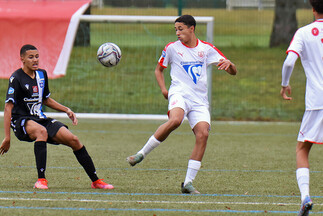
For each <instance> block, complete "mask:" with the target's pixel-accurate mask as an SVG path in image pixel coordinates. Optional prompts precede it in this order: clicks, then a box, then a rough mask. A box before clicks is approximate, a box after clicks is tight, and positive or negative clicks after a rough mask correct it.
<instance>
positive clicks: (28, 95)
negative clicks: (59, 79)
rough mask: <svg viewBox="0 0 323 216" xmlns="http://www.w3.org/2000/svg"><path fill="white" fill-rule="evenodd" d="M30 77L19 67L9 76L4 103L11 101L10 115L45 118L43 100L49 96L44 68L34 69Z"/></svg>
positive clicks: (14, 116)
mask: <svg viewBox="0 0 323 216" xmlns="http://www.w3.org/2000/svg"><path fill="white" fill-rule="evenodd" d="M35 73H36V76H35V78H34V79H32V78H31V77H30V76H28V75H27V74H26V73H25V72H24V71H23V70H22V69H21V68H20V69H18V70H16V71H15V72H14V73H13V74H12V75H11V77H10V78H9V86H8V91H7V97H6V103H7V102H9V101H12V102H13V104H14V107H13V109H12V117H13V118H17V117H19V116H35V117H38V118H46V116H45V115H44V113H43V111H42V105H43V100H44V99H46V98H48V97H49V96H50V92H49V88H48V77H47V73H46V71H45V70H42V69H38V70H37V71H35Z"/></svg>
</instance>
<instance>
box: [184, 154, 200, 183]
mask: <svg viewBox="0 0 323 216" xmlns="http://www.w3.org/2000/svg"><path fill="white" fill-rule="evenodd" d="M200 167H201V161H197V160H192V159H190V160H189V161H188V166H187V172H186V177H185V181H184V185H186V184H187V183H189V182H193V180H194V179H195V176H196V174H197V172H198V171H199V169H200Z"/></svg>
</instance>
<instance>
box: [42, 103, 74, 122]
mask: <svg viewBox="0 0 323 216" xmlns="http://www.w3.org/2000/svg"><path fill="white" fill-rule="evenodd" d="M43 103H44V105H46V106H48V107H50V108H52V109H54V110H57V111H60V112H65V113H66V114H67V116H68V117H69V118H70V119H71V120H72V122H73V125H77V122H78V121H77V118H76V115H75V113H74V112H73V111H72V110H71V109H70V108H68V107H66V106H64V105H62V104H60V103H58V102H57V101H55V100H54V99H52V98H50V97H49V98H46V99H44V101H43Z"/></svg>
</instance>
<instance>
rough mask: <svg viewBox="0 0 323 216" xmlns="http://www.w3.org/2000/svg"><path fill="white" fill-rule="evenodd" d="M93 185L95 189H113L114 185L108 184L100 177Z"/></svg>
mask: <svg viewBox="0 0 323 216" xmlns="http://www.w3.org/2000/svg"><path fill="white" fill-rule="evenodd" d="M91 187H92V188H93V189H113V188H114V187H113V185H110V184H107V183H105V182H104V181H103V179H98V180H96V181H95V182H92V184H91Z"/></svg>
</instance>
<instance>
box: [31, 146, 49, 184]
mask: <svg viewBox="0 0 323 216" xmlns="http://www.w3.org/2000/svg"><path fill="white" fill-rule="evenodd" d="M34 153H35V159H36V167H37V172H38V178H45V171H46V161H47V144H46V142H45V141H37V142H35V144H34Z"/></svg>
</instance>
